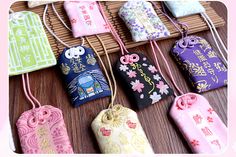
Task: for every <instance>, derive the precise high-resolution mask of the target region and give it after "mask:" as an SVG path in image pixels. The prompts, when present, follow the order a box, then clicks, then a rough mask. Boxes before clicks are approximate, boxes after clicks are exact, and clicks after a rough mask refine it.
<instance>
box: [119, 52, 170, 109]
mask: <svg viewBox="0 0 236 157" xmlns="http://www.w3.org/2000/svg"><path fill="white" fill-rule="evenodd" d="M116 70H117V72H118V74H119V76H120V77H121V78H122V79H123V81H124V82H125V84H126V85H127V86H126V88H128V91H131V93H132V96H133V98H134V99H135V102H136V104H137V105H138V107H139V108H143V107H146V106H149V105H151V104H154V103H156V102H158V101H160V100H161V99H163V98H165V97H167V96H169V95H172V89H171V88H170V87H169V86H168V84H167V83H166V81H165V80H164V79H163V77H162V76H161V74H160V73H159V72H158V71H157V69H156V68H155V66H154V65H152V64H151V63H150V62H149V60H148V59H147V57H146V56H144V55H143V54H138V53H129V54H128V55H124V56H122V57H121V58H120V60H119V61H118V63H117V65H116Z"/></svg>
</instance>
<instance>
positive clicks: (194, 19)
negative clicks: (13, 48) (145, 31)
mask: <svg viewBox="0 0 236 157" xmlns="http://www.w3.org/2000/svg"><path fill="white" fill-rule="evenodd" d="M124 3H125V2H123V1H116V2H111V1H105V2H102V7H103V9H104V10H105V14H106V16H107V18H108V20H109V21H110V22H111V23H112V25H113V26H114V27H115V29H116V30H117V32H118V34H119V35H120V37H121V39H122V41H123V42H124V43H125V45H126V47H127V48H133V47H136V46H140V45H143V44H146V43H147V42H133V41H132V38H131V34H130V33H129V30H128V29H127V27H126V26H125V24H124V23H123V21H122V20H121V19H120V18H119V16H118V10H119V8H120V7H121V6H122V5H123V4H124ZM156 3H157V5H158V7H160V4H159V2H156ZM201 4H202V5H203V6H204V8H205V9H206V13H207V14H208V16H209V17H210V18H211V19H212V21H213V23H214V24H215V26H216V27H221V26H223V25H224V24H225V21H224V20H223V19H222V18H221V17H220V16H219V15H218V14H217V13H216V11H215V10H214V9H213V8H212V7H211V6H210V2H201ZM55 7H56V9H57V11H58V13H59V15H60V16H61V17H62V19H63V20H64V21H65V22H66V23H67V24H68V25H69V26H70V22H69V19H68V17H67V15H66V12H65V10H64V8H63V2H56V3H55ZM11 9H12V10H14V11H15V12H16V11H23V10H28V11H33V12H35V13H37V14H39V15H40V17H41V19H42V15H43V10H44V6H39V7H36V8H33V9H30V8H28V7H27V2H25V1H21V2H16V3H14V4H13V5H12V6H11ZM157 14H158V16H159V17H160V19H161V20H162V22H163V23H164V24H165V25H166V27H167V28H168V30H169V31H170V33H171V35H170V36H169V37H167V38H161V39H159V40H163V39H168V38H173V37H177V36H179V35H180V34H179V32H178V31H177V30H176V29H175V28H174V26H173V25H172V23H171V22H170V21H169V20H168V19H167V18H166V17H165V16H163V15H162V14H161V13H160V12H158V11H157ZM178 20H179V21H181V22H185V23H187V24H188V26H189V33H190V34H192V33H196V32H200V31H204V30H208V29H209V28H208V27H207V25H206V22H205V21H204V20H203V18H201V16H200V15H192V16H188V17H182V18H179V19H178ZM47 24H48V25H49V27H50V28H51V29H52V30H53V31H54V32H55V34H56V35H57V36H59V37H60V38H61V40H63V41H64V42H66V43H67V44H69V45H71V46H75V45H79V44H80V43H81V40H80V39H79V38H77V39H75V38H73V36H72V34H71V32H70V31H68V30H67V29H66V28H65V27H64V26H63V25H62V23H61V22H60V21H59V20H58V18H57V17H56V15H55V13H54V12H53V10H52V8H51V6H49V10H48V14H47ZM46 32H47V35H48V38H49V42H50V44H51V46H52V49H53V52H54V53H55V55H56V57H57V56H58V55H59V54H60V52H62V50H63V49H64V48H65V47H64V45H62V44H60V43H59V42H57V41H56V39H55V38H54V37H52V35H51V34H49V32H48V31H46ZM99 36H100V37H101V39H102V40H103V42H104V43H105V45H106V48H107V50H108V53H113V52H117V51H119V46H118V44H117V43H116V41H115V40H114V38H113V37H112V35H111V33H105V34H100V35H99ZM88 39H89V40H90V41H91V43H92V44H93V46H94V47H95V48H96V50H97V51H98V52H99V53H100V54H103V49H102V46H101V43H100V42H99V40H98V39H97V37H96V36H93V35H92V36H89V37H88ZM85 45H86V46H88V47H89V45H88V42H87V41H85Z"/></svg>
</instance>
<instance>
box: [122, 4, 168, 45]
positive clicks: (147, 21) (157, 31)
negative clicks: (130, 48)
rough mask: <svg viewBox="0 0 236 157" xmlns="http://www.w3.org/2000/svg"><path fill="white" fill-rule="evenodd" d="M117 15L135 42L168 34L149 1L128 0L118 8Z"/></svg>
mask: <svg viewBox="0 0 236 157" xmlns="http://www.w3.org/2000/svg"><path fill="white" fill-rule="evenodd" d="M119 16H120V17H121V18H122V19H123V21H124V22H125V24H126V26H127V27H128V29H129V30H130V32H131V35H132V38H133V41H135V42H138V41H147V40H154V39H158V38H163V37H167V36H169V35H170V32H169V31H168V29H167V28H166V26H165V25H164V24H163V23H162V21H161V20H160V18H159V17H158V16H157V14H156V12H155V10H154V9H153V7H152V4H151V3H149V2H146V1H128V2H126V3H125V4H124V5H123V6H122V7H121V8H120V10H119Z"/></svg>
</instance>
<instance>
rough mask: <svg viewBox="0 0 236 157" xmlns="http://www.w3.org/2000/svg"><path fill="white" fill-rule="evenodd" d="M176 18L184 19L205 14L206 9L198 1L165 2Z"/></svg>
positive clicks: (179, 0)
mask: <svg viewBox="0 0 236 157" xmlns="http://www.w3.org/2000/svg"><path fill="white" fill-rule="evenodd" d="M164 3H165V5H166V7H167V8H168V10H169V11H170V12H171V13H172V15H173V16H174V17H177V18H178V17H183V16H189V15H193V14H198V13H202V12H205V8H204V7H203V6H202V5H201V4H200V3H199V1H196V0H191V1H189V0H178V1H164Z"/></svg>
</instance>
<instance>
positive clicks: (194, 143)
mask: <svg viewBox="0 0 236 157" xmlns="http://www.w3.org/2000/svg"><path fill="white" fill-rule="evenodd" d="M191 144H192V146H193V147H196V146H199V141H198V140H192V141H191Z"/></svg>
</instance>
